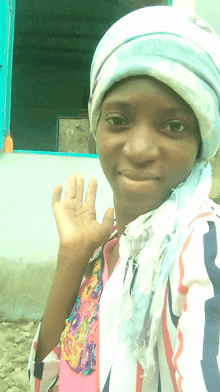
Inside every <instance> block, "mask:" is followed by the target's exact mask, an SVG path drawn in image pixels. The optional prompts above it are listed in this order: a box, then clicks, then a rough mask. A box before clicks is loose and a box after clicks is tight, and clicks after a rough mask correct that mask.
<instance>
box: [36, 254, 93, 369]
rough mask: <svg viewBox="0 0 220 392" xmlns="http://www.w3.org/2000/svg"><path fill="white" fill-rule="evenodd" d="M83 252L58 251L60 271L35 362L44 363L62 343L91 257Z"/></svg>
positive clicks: (45, 317) (46, 311)
mask: <svg viewBox="0 0 220 392" xmlns="http://www.w3.org/2000/svg"><path fill="white" fill-rule="evenodd" d="M82 249H83V248H82V247H74V248H72V249H71V248H69V249H68V248H66V247H60V248H59V253H58V260H57V268H56V271H55V275H54V280H53V284H52V288H51V291H50V295H49V298H48V302H47V305H46V309H45V312H44V316H43V319H42V323H41V330H40V334H39V340H38V346H37V352H36V362H40V361H42V360H43V359H44V358H45V357H46V356H47V354H49V352H51V350H53V349H54V347H56V345H57V344H58V343H59V340H60V335H61V332H62V331H63V329H64V327H65V320H66V319H67V318H68V316H69V314H70V312H71V310H72V307H73V305H74V303H75V300H76V298H77V295H78V292H79V288H80V285H81V282H82V279H83V275H84V273H85V269H86V267H87V264H88V260H89V258H90V256H91V252H88V251H85V252H84V251H82Z"/></svg>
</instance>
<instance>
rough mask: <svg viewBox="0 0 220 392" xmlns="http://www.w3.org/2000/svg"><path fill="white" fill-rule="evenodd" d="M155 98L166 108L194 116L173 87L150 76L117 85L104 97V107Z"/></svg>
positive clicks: (138, 77) (147, 100) (135, 77)
mask: <svg viewBox="0 0 220 392" xmlns="http://www.w3.org/2000/svg"><path fill="white" fill-rule="evenodd" d="M152 98H154V103H155V102H156V101H158V104H160V103H161V105H162V106H164V107H166V106H167V107H168V106H169V107H170V106H175V107H179V108H181V109H184V110H186V111H188V112H190V113H191V114H194V113H193V111H192V109H191V107H190V106H189V105H188V104H187V102H185V101H184V100H183V99H182V98H181V97H180V96H179V95H178V94H177V93H176V92H175V91H174V90H173V89H172V88H171V87H169V86H168V85H166V84H165V83H163V82H161V81H159V80H157V79H155V78H152V77H150V76H145V75H141V76H131V77H128V78H125V79H123V80H121V81H120V82H117V83H115V84H114V85H113V86H112V87H111V88H110V89H109V90H108V91H107V92H106V93H105V95H104V98H103V103H102V106H103V107H106V105H110V104H115V102H117V103H118V104H119V103H120V101H121V102H129V100H132V99H138V100H139V101H142V102H143V103H144V101H145V100H146V103H149V99H150V100H151V99H152Z"/></svg>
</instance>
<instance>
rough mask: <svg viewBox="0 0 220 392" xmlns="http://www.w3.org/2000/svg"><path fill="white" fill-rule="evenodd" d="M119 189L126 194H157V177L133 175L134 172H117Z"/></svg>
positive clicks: (144, 174) (140, 174)
mask: <svg viewBox="0 0 220 392" xmlns="http://www.w3.org/2000/svg"><path fill="white" fill-rule="evenodd" d="M118 174H119V176H118V179H119V187H120V188H121V190H124V191H126V192H129V193H130V192H132V193H133V192H134V193H138V194H140V193H144V194H146V193H148V192H150V193H151V192H155V191H156V192H158V189H159V188H158V186H159V181H158V180H159V179H160V178H159V177H157V176H155V175H153V174H149V173H148V174H146V173H135V172H124V171H123V172H119V173H118Z"/></svg>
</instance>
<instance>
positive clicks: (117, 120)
mask: <svg viewBox="0 0 220 392" xmlns="http://www.w3.org/2000/svg"><path fill="white" fill-rule="evenodd" d="M107 121H108V122H109V123H110V124H111V125H112V126H113V127H121V126H125V125H127V122H126V121H125V119H123V118H122V117H119V116H111V117H108V118H107Z"/></svg>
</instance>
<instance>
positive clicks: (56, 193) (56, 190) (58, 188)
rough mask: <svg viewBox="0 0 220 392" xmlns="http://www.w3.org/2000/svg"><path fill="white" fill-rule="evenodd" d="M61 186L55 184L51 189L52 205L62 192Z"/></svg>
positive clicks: (57, 200)
mask: <svg viewBox="0 0 220 392" xmlns="http://www.w3.org/2000/svg"><path fill="white" fill-rule="evenodd" d="M62 190H63V187H62V185H60V184H59V185H56V186H55V188H54V191H53V196H52V207H53V206H54V204H55V203H57V202H59V201H60V198H61V194H62Z"/></svg>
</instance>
